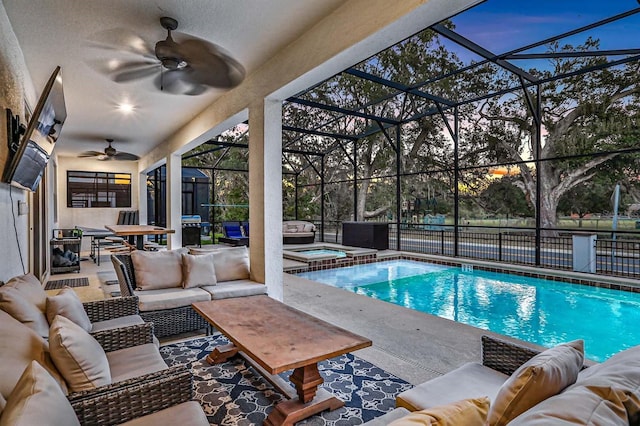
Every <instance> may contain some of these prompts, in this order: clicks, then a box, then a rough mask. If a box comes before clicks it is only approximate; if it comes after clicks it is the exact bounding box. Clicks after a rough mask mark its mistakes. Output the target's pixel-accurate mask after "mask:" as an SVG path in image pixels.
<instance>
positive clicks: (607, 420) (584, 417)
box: [509, 386, 630, 426]
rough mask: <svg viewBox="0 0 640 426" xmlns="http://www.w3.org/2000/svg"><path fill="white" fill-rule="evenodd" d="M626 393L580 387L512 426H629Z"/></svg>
mask: <svg viewBox="0 0 640 426" xmlns="http://www.w3.org/2000/svg"><path fill="white" fill-rule="evenodd" d="M625 400H627V397H626V395H625V394H624V392H622V391H620V390H615V389H611V388H610V387H608V386H605V387H598V386H589V387H587V386H577V387H571V388H570V389H567V390H565V391H564V392H562V393H561V394H559V395H555V396H552V397H551V398H547V399H545V400H544V401H542V402H541V403H539V404H537V405H535V406H534V407H533V408H530V409H529V410H527V411H525V412H524V413H523V414H521V415H519V416H518V417H516V418H515V419H513V421H512V422H510V423H509V426H547V425H559V426H562V425H566V426H569V425H581V426H582V425H589V426H602V425H607V426H628V425H629V424H630V423H629V418H628V417H627V411H626V410H625Z"/></svg>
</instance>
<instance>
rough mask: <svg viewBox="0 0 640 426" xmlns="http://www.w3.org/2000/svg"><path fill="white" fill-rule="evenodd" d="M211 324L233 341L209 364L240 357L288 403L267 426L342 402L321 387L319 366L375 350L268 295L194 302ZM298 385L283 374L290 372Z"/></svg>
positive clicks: (361, 339) (367, 342)
mask: <svg viewBox="0 0 640 426" xmlns="http://www.w3.org/2000/svg"><path fill="white" fill-rule="evenodd" d="M192 306H193V309H195V310H196V311H197V312H198V313H199V314H200V315H202V316H203V317H204V318H205V319H206V320H207V321H208V322H209V323H210V324H212V325H213V326H214V327H216V328H217V329H218V330H219V331H220V332H222V333H223V334H224V335H225V336H227V338H228V339H229V340H230V341H231V342H233V343H231V344H229V345H226V346H223V347H218V348H216V349H214V350H213V352H212V353H211V354H210V355H209V356H207V361H209V362H210V363H217V362H223V361H226V360H227V359H228V358H230V357H231V356H233V355H235V354H237V353H239V354H240V355H242V356H243V357H244V358H245V359H246V360H247V361H248V362H249V363H250V364H251V365H252V366H253V367H255V368H256V369H257V370H258V371H259V372H260V374H262V375H263V376H264V377H265V378H266V379H267V380H268V381H269V382H270V383H271V384H273V385H274V386H275V387H276V388H277V389H278V390H280V391H281V392H282V393H283V394H284V395H285V396H286V397H287V398H289V400H288V401H283V402H281V403H279V404H278V405H276V407H275V408H274V410H273V411H272V412H271V414H269V416H268V417H267V419H266V420H265V422H264V424H265V425H293V424H294V423H295V422H298V421H300V420H302V419H306V418H307V417H310V416H312V415H314V414H316V413H319V412H321V411H323V410H326V409H329V410H335V409H336V408H340V407H342V406H343V405H344V402H343V401H340V400H339V399H338V398H336V397H334V396H333V395H331V394H330V393H329V392H327V391H326V390H324V389H322V388H320V389H318V386H319V385H320V384H322V382H323V379H322V377H321V376H320V373H319V372H318V362H320V361H323V360H325V359H329V358H333V357H335V356H338V355H342V354H344V353H347V352H351V351H355V350H357V349H362V348H365V347H367V346H371V340H369V339H366V338H364V337H362V336H358V335H357V334H354V333H351V332H349V331H347V330H344V329H342V328H340V327H336V326H335V325H332V324H329V323H327V322H325V321H322V320H320V319H318V318H315V317H312V316H311V315H308V314H306V313H304V312H301V311H299V310H297V309H294V308H292V307H290V306H287V305H285V304H283V303H281V302H278V301H277V300H275V299H272V298H270V297H269V296H264V295H260V296H249V297H238V298H232V299H222V300H212V301H210V302H197V303H194V304H193V305H192ZM292 369H293V370H294V371H293V374H292V375H291V376H289V380H290V381H291V383H292V384H293V387H292V386H291V385H290V384H289V383H288V382H287V381H285V380H283V379H282V378H281V377H280V376H277V374H278V373H282V372H283V371H287V370H292Z"/></svg>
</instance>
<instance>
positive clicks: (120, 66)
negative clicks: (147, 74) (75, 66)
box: [86, 59, 158, 75]
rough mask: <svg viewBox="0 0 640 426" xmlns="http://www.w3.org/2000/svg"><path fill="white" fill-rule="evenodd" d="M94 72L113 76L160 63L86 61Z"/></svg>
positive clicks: (147, 60)
mask: <svg viewBox="0 0 640 426" xmlns="http://www.w3.org/2000/svg"><path fill="white" fill-rule="evenodd" d="M86 63H87V65H89V66H90V67H91V68H93V69H94V70H96V71H98V72H99V73H101V74H105V75H113V74H116V73H120V72H125V71H132V70H137V69H141V68H146V67H149V66H150V65H157V64H158V61H153V60H151V59H141V60H131V61H123V60H120V59H98V60H91V61H86Z"/></svg>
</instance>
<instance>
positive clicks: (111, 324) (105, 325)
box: [91, 315, 144, 333]
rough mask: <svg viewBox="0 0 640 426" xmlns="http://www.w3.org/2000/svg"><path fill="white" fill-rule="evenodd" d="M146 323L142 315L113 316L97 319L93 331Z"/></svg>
mask: <svg viewBox="0 0 640 426" xmlns="http://www.w3.org/2000/svg"><path fill="white" fill-rule="evenodd" d="M140 324H144V320H143V319H142V317H141V316H140V315H125V316H123V317H117V318H112V319H108V320H104V321H96V322H94V323H93V324H92V327H91V331H92V332H94V333H95V332H97V331H104V330H112V329H114V328H122V327H129V326H132V325H140Z"/></svg>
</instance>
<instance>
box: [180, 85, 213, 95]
mask: <svg viewBox="0 0 640 426" xmlns="http://www.w3.org/2000/svg"><path fill="white" fill-rule="evenodd" d="M208 88H209V87H208V86H205V85H204V84H192V86H191V89H189V90H187V91H186V92H184V94H185V95H188V96H198V95H201V94H203V93H204V92H206V91H207V89H208Z"/></svg>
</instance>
